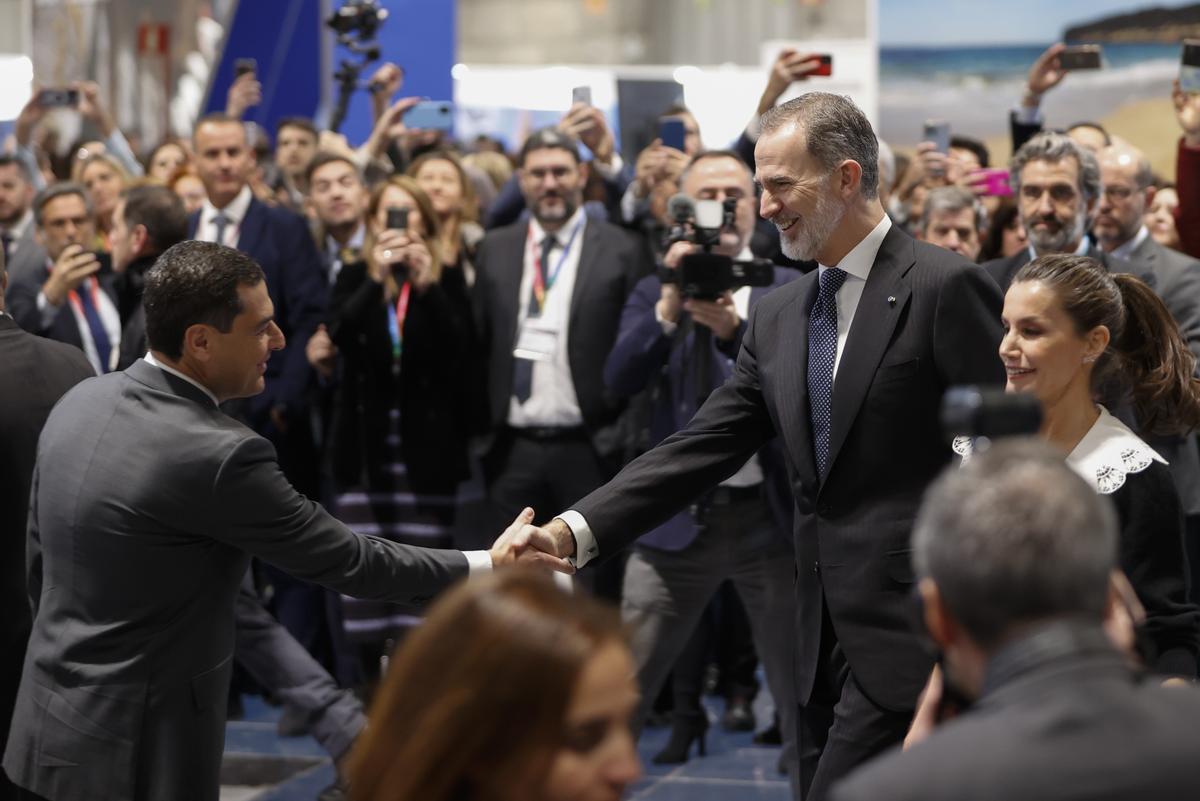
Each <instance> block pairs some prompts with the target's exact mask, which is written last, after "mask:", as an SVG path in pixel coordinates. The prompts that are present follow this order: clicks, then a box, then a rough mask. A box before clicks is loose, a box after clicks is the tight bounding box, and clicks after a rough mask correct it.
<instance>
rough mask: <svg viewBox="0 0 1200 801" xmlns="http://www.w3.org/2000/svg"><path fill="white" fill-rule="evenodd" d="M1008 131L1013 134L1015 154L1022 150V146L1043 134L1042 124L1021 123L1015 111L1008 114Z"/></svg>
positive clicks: (1013, 150)
mask: <svg viewBox="0 0 1200 801" xmlns="http://www.w3.org/2000/svg"><path fill="white" fill-rule="evenodd" d="M1008 129H1009V132H1010V133H1011V134H1012V152H1014V153H1016V152H1017V151H1018V150H1020V149H1021V145H1023V144H1025V143H1026V142H1028V141H1029V140H1030V139H1032V138H1033V137H1035V136H1037V135H1038V134H1040V133H1041V132H1042V126H1041V124H1040V123H1036V122H1034V123H1027V122H1021V121H1019V120H1018V119H1017V112H1015V111H1010V112H1009V113H1008Z"/></svg>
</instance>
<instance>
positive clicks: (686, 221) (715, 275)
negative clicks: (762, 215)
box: [658, 193, 775, 300]
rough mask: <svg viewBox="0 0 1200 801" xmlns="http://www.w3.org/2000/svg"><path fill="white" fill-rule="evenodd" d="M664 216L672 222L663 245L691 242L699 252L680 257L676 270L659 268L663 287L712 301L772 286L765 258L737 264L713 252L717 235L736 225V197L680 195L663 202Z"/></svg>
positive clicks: (771, 273) (770, 269)
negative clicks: (743, 289)
mask: <svg viewBox="0 0 1200 801" xmlns="http://www.w3.org/2000/svg"><path fill="white" fill-rule="evenodd" d="M667 213H668V214H670V216H671V220H672V222H673V224H672V226H671V233H670V236H669V238H668V241H667V246H668V247H670V246H671V245H673V244H675V243H676V242H691V243H693V244H696V245H699V246H700V247H701V248H702V250H701V251H700V252H698V253H689V254H688V255H686V256H684V257H683V259H682V260H681V261H680V263H679V268H678V269H676V270H672V269H669V268H667V267H662V268H660V269H659V271H658V277H659V280H661V281H662V282H663V283H664V284H677V285H678V286H679V291H680V293H682V294H683V295H684V296H685V297H689V298H697V299H699V300H716V299H717V298H719V297H721V295H723V294H725V293H726V292H728V291H729V290H731V289H737V288H738V287H743V286H770V285H771V284H773V283H775V265H774V264H773V263H772V262H770V261H768V260H766V259H749V260H744V261H739V260H736V259H733V258H731V257H729V256H723V255H721V254H720V253H713V247H715V246H716V245H717V244H718V243H719V242H720V241H721V232H722V231H728V230H733V229H734V227H735V225H736V218H737V199H736V198H726V199H725V200H724V202H722V201H719V200H692V199H691V198H690V197H688V196H687V195H685V194H682V193H681V194H678V195H675V196H673V197H672V198H671V199H670V200H669V201H668V202H667Z"/></svg>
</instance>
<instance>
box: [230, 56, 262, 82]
mask: <svg viewBox="0 0 1200 801" xmlns="http://www.w3.org/2000/svg"><path fill="white" fill-rule="evenodd" d="M247 72H258V62H257V61H256V60H254V59H252V58H239V59H238V60H237V61H235V62H233V74H234V76H235V77H237V78H240V77H242V76H243V75H245V74H246V73H247Z"/></svg>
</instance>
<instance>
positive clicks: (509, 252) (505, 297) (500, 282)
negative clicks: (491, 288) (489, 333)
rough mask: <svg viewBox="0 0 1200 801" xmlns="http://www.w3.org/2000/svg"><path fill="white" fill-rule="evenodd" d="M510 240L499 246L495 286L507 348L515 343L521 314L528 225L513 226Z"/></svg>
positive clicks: (509, 348)
mask: <svg viewBox="0 0 1200 801" xmlns="http://www.w3.org/2000/svg"><path fill="white" fill-rule="evenodd" d="M509 233H510V234H511V236H510V241H509V242H507V243H505V245H504V246H503V247H501V248H500V253H501V254H502V258H501V260H500V263H499V264H498V265H497V267H498V268H499V269H498V272H499V275H497V276H496V278H497V281H496V283H497V286H498V287H499V289H500V292H499V296H500V303H501V304H502V305H501V307H500V308H501V311H502V313H503V315H504V316H503V317H502V318H501V319H502V320H504V322H505V325H506V326H507V329H508V339H507V340H506V341H507V342H508V350H509V351H511V350H512V348H513V347H514V346H515V345H516V344H517V320H518V319H519V318H520V316H521V313H520V312H521V304H522V303H523V302H524V300H525V299H524V298H522V297H521V278H522V276H523V273H524V271H525V239H526V237H527V236H528V235H529V226H528V225H527V224H526V225H518V226H514V227H513V228H512V229H511V230H510V232H509Z"/></svg>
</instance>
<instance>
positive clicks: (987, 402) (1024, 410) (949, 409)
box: [941, 386, 1042, 440]
mask: <svg viewBox="0 0 1200 801" xmlns="http://www.w3.org/2000/svg"><path fill="white" fill-rule="evenodd" d="M941 421H942V431H943V433H944V434H945V435H946V436H947V437H959V436H965V437H972V438H975V439H977V440H979V439H982V440H993V439H997V438H999V437H1014V436H1023V435H1030V434H1036V433H1037V432H1038V429H1039V428H1041V425H1042V404H1041V402H1040V401H1039V400H1038V399H1037V398H1035V397H1034V396H1033V395H1027V394H1025V393H1021V392H1017V393H1011V392H1005V391H1004V388H1003V387H976V386H957V387H950V388H949V389H947V390H946V394H945V395H943V396H942V409H941Z"/></svg>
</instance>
